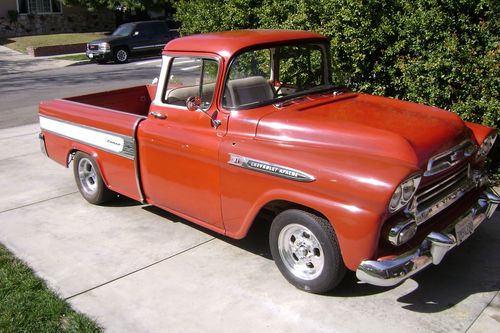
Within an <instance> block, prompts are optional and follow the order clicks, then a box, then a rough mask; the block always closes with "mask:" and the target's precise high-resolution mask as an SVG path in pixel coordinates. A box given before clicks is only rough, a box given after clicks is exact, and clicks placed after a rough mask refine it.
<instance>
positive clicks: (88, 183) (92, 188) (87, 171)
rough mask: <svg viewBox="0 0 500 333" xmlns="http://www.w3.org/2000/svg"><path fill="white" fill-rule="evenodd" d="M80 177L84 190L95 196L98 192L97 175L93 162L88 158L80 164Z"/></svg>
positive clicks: (83, 159)
mask: <svg viewBox="0 0 500 333" xmlns="http://www.w3.org/2000/svg"><path fill="white" fill-rule="evenodd" d="M78 177H79V179H80V184H81V185H82V189H83V190H84V191H85V192H86V193H87V194H90V195H93V194H95V193H96V191H97V174H96V171H95V169H94V166H93V165H92V162H91V161H90V160H89V159H88V158H85V157H84V158H82V159H80V161H79V162H78Z"/></svg>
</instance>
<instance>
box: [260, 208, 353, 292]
mask: <svg viewBox="0 0 500 333" xmlns="http://www.w3.org/2000/svg"><path fill="white" fill-rule="evenodd" d="M269 245H270V248H271V253H272V256H273V259H274V262H275V263H276V266H278V269H279V270H280V271H281V273H282V274H283V275H284V277H285V278H286V279H287V280H288V281H289V282H290V283H291V284H293V285H294V286H295V287H297V288H299V289H302V290H305V291H307V292H311V293H324V292H327V291H329V290H331V289H333V288H335V287H336V286H337V285H338V284H339V283H340V281H341V280H342V278H343V277H344V275H345V272H346V268H345V265H344V262H343V260H342V256H341V254H340V248H339V245H338V241H337V237H336V235H335V232H334V231H333V228H332V226H331V225H330V223H329V222H328V221H327V220H325V219H323V218H321V217H319V216H317V215H314V214H311V213H308V212H305V211H302V210H297V209H289V210H286V211H284V212H282V213H280V214H279V215H278V216H276V218H275V219H274V220H273V223H272V225H271V230H270V232H269Z"/></svg>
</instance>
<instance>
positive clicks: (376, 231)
mask: <svg viewBox="0 0 500 333" xmlns="http://www.w3.org/2000/svg"><path fill="white" fill-rule="evenodd" d="M273 201H285V202H289V203H290V204H294V205H301V206H304V207H307V208H309V209H312V210H315V211H317V212H319V213H321V214H322V215H324V216H325V217H326V218H327V219H328V221H329V222H330V223H331V225H332V228H333V229H334V231H335V233H336V235H337V239H338V241H339V245H340V248H341V252H342V257H343V259H344V263H345V264H346V266H347V267H348V268H349V269H351V270H355V269H356V267H357V266H358V265H359V263H360V262H361V261H362V260H364V259H366V258H370V257H372V256H373V255H374V253H375V251H376V249H377V247H378V239H379V235H380V229H381V220H382V219H383V212H374V211H369V210H366V209H364V208H360V207H358V206H357V205H356V204H355V203H352V202H351V203H345V202H341V201H340V200H332V198H331V197H319V196H314V195H311V194H308V193H300V192H295V191H287V190H285V189H273V190H270V191H268V192H265V193H263V194H262V196H261V197H259V199H258V200H257V201H256V202H255V203H254V204H253V205H252V207H251V209H250V210H249V211H248V213H247V215H246V216H245V218H244V221H243V223H238V221H225V225H226V230H227V235H228V236H229V237H233V238H238V239H240V238H243V237H245V236H246V234H247V233H248V230H249V229H250V227H251V226H252V224H253V222H254V220H255V218H256V216H257V214H258V213H259V212H260V211H261V210H262V208H264V207H265V206H266V205H267V204H269V203H271V202H273ZM232 222H234V224H233V223H232ZM233 226H237V228H234V229H233V228H232V227H233Z"/></svg>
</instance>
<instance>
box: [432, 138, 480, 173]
mask: <svg viewBox="0 0 500 333" xmlns="http://www.w3.org/2000/svg"><path fill="white" fill-rule="evenodd" d="M476 151H477V146H476V145H475V144H474V143H473V142H472V141H471V140H465V141H462V142H461V143H460V144H458V145H456V146H455V147H453V148H451V149H449V150H447V151H444V152H442V153H440V154H437V155H435V156H433V157H432V158H431V159H430V160H429V162H428V163H427V170H426V171H425V173H424V176H433V175H435V174H438V173H440V172H442V171H445V170H448V169H449V168H451V167H452V166H454V165H456V164H458V163H460V162H461V161H463V160H465V159H466V158H468V157H469V156H472V155H474V154H475V153H476Z"/></svg>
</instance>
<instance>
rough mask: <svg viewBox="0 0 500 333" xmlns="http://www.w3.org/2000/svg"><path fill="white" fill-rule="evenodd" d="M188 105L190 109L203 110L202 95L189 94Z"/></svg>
mask: <svg viewBox="0 0 500 333" xmlns="http://www.w3.org/2000/svg"><path fill="white" fill-rule="evenodd" d="M186 106H187V109H188V110H189V111H202V110H201V97H200V96H189V97H188V98H187V99H186Z"/></svg>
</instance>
